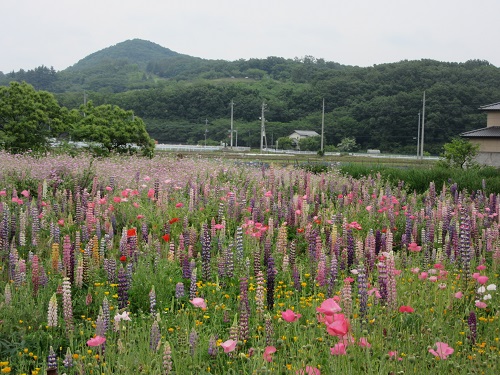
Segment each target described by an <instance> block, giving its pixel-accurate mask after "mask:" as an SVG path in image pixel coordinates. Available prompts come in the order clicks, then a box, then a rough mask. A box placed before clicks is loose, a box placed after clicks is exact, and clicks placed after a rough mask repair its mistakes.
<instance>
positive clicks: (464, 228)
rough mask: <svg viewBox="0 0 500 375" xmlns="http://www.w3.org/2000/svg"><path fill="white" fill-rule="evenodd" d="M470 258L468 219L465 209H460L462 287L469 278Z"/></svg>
mask: <svg viewBox="0 0 500 375" xmlns="http://www.w3.org/2000/svg"><path fill="white" fill-rule="evenodd" d="M471 257H472V250H471V235H470V219H469V215H468V213H467V209H466V208H465V207H463V206H462V207H461V208H460V264H461V266H462V270H463V274H464V280H465V281H464V283H465V284H464V285H465V286H467V283H468V280H469V279H470V277H471V271H470V261H471Z"/></svg>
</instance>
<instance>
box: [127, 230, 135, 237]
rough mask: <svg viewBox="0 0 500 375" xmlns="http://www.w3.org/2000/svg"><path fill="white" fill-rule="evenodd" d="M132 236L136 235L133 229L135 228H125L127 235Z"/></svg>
mask: <svg viewBox="0 0 500 375" xmlns="http://www.w3.org/2000/svg"><path fill="white" fill-rule="evenodd" d="M134 236H137V231H136V230H135V228H132V229H128V230H127V237H134Z"/></svg>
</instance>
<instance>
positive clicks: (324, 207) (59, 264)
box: [0, 153, 500, 375]
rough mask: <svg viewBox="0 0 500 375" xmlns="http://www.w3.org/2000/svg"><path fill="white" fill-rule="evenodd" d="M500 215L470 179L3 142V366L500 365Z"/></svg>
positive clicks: (415, 370)
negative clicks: (409, 180) (16, 151)
mask: <svg viewBox="0 0 500 375" xmlns="http://www.w3.org/2000/svg"><path fill="white" fill-rule="evenodd" d="M499 193H500V192H499ZM499 213H500V196H499V195H497V194H486V193H485V192H484V191H482V190H478V191H474V192H468V191H464V190H462V189H461V188H460V186H457V185H455V184H454V185H445V186H434V185H433V184H431V185H430V186H429V189H428V190H427V191H426V192H425V194H416V193H414V192H411V191H406V190H405V185H404V182H400V183H399V185H398V186H390V185H389V184H388V183H386V182H385V181H383V180H382V179H381V178H380V176H376V175H375V176H371V177H365V178H361V179H353V178H351V177H348V176H343V175H341V174H340V173H339V172H336V171H329V172H327V173H322V174H313V173H311V172H308V171H306V170H303V169H298V168H297V169H294V168H292V167H287V168H282V167H279V166H273V165H270V166H267V165H260V164H256V163H249V164H244V163H235V162H234V161H231V160H225V159H220V160H213V159H212V160H207V159H203V158H197V157H186V158H175V157H173V156H156V157H154V158H153V159H144V158H139V157H120V158H118V157H117V158H106V159H92V158H90V157H85V156H79V157H77V158H72V157H70V156H56V155H54V156H50V155H49V156H46V157H43V158H34V157H31V156H29V155H10V154H5V153H2V154H0V257H1V269H0V373H12V374H46V373H49V374H68V375H69V374H141V373H142V374H264V373H269V374H304V375H305V374H315V375H316V374H323V375H325V374H338V373H339V374H427V373H436V374H452V373H453V374H498V363H500V340H499V338H500V322H499V315H500V295H499V292H498V290H497V285H498V281H499V280H498V279H499V272H500V238H499V235H500V231H499V223H498V217H499V216H498V215H499Z"/></svg>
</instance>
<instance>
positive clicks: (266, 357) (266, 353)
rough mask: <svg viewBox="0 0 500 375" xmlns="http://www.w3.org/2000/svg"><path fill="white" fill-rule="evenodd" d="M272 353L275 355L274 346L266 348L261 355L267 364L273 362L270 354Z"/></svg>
mask: <svg viewBox="0 0 500 375" xmlns="http://www.w3.org/2000/svg"><path fill="white" fill-rule="evenodd" d="M273 353H276V348H275V347H274V346H266V348H265V349H264V354H263V357H264V360H266V361H267V362H271V361H272V360H273V357H272V356H271V354H273Z"/></svg>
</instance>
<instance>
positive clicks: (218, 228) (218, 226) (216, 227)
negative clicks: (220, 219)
mask: <svg viewBox="0 0 500 375" xmlns="http://www.w3.org/2000/svg"><path fill="white" fill-rule="evenodd" d="M214 228H215V229H217V230H220V229H224V225H222V224H215V225H214Z"/></svg>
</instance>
